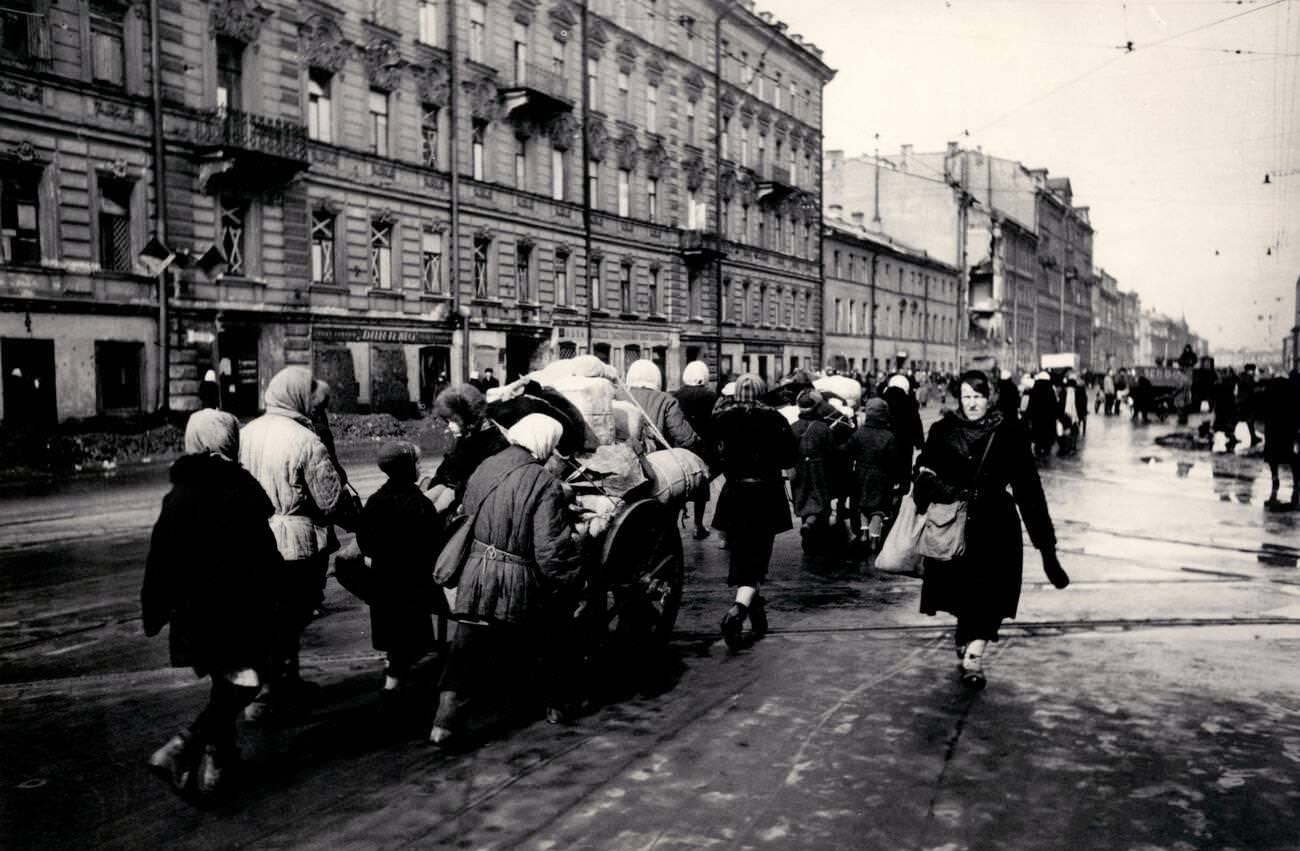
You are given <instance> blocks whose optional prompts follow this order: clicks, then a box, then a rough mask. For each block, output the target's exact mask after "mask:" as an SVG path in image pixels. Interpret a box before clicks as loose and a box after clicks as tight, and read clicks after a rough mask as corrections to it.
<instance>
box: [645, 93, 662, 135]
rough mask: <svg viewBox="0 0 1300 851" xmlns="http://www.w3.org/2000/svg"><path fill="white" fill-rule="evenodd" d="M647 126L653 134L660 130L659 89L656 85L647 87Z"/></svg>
mask: <svg viewBox="0 0 1300 851" xmlns="http://www.w3.org/2000/svg"><path fill="white" fill-rule="evenodd" d="M645 126H646V129H647V130H649V131H650V132H651V133H656V132H658V130H659V87H658V86H657V85H655V84H654V83H648V84H647V85H646V87H645Z"/></svg>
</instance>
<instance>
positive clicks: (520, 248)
mask: <svg viewBox="0 0 1300 851" xmlns="http://www.w3.org/2000/svg"><path fill="white" fill-rule="evenodd" d="M515 298H516V299H517V300H518V301H532V300H533V247H532V246H531V245H525V244H516V245H515Z"/></svg>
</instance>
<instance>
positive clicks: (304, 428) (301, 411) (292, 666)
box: [239, 366, 355, 721]
mask: <svg viewBox="0 0 1300 851" xmlns="http://www.w3.org/2000/svg"><path fill="white" fill-rule="evenodd" d="M314 389H315V382H314V381H313V379H312V375H311V371H310V370H308V369H307V368H306V367H301V366H289V367H285V368H284V369H282V370H280V371H279V372H278V373H276V374H275V376H274V377H273V378H272V379H271V382H270V384H268V385H267V388H266V393H265V396H264V401H265V403H266V413H265V414H263V415H262V416H260V417H258V418H257V419H255V420H253V421H252V422H250V423H249V424H248V425H246V426H244V428H243V431H242V432H240V441H239V460H240V463H241V464H243V466H244V467H245V469H247V470H248V472H250V473H251V474H252V475H253V477H254V478H255V479H257V481H258V482H259V483H260V484H261V485H262V489H263V490H264V491H266V495H267V496H268V497H270V499H271V505H272V506H273V507H274V509H275V513H274V514H272V516H271V518H270V527H271V532H272V533H273V534H274V535H275V542H276V545H277V546H278V547H279V550H280V555H281V556H283V558H284V564H283V566H282V567H280V568H279V569H278V570H276V571H275V573H276V576H275V579H276V585H277V592H276V604H277V605H276V615H275V621H276V624H275V626H276V636H275V641H274V647H273V651H274V652H273V657H272V659H271V669H270V671H269V672H268V677H267V679H266V681H265V682H263V683H262V690H261V692H260V693H259V694H258V696H257V699H256V700H254V701H253V703H251V704H250V705H249V707H248V709H247V710H246V711H245V714H244V717H245V718H246V719H248V720H250V721H258V720H261V719H262V718H263V717H264V716H265V715H266V714H267V713H268V712H274V711H277V710H288V709H291V708H293V707H294V706H296V705H300V704H301V703H302V702H303V701H304V700H305V699H307V698H310V697H311V696H312V694H313V693H314V691H315V685H314V684H309V683H307V682H306V681H304V680H303V679H302V676H301V673H300V671H299V661H298V652H299V642H300V641H301V637H302V631H303V629H305V628H306V626H307V624H309V623H310V622H311V619H312V613H313V612H314V610H315V608H316V605H317V603H318V600H319V595H320V587H321V581H322V577H323V576H324V575H325V574H326V572H327V571H328V569H329V556H330V552H331V550H332V548H331V546H330V544H331V543H332V542H333V543H334V544H335V546H337V539H332V537H331V534H330V533H331V529H330V527H331V525H333V524H334V523H340V524H341V525H352V523H353V521H354V520H355V517H352V516H349V514H350V511H351V510H352V508H353V503H352V501H351V500H350V499H349V498H348V496H347V492H346V491H345V490H344V487H343V482H342V481H341V480H340V479H339V475H338V469H337V467H336V466H335V463H334V461H333V460H332V459H331V458H330V455H329V450H328V449H327V448H326V446H325V444H324V442H323V441H321V439H320V437H319V436H318V435H317V434H316V431H315V429H314V428H313V426H312V420H311V412H312V397H313V392H314Z"/></svg>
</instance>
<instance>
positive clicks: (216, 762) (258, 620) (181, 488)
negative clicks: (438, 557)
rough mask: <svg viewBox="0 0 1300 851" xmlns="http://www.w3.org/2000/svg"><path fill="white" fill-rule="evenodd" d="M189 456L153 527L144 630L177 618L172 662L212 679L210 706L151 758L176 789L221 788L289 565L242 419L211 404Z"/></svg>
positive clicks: (199, 420)
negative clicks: (248, 458) (243, 453)
mask: <svg viewBox="0 0 1300 851" xmlns="http://www.w3.org/2000/svg"><path fill="white" fill-rule="evenodd" d="M185 453H186V454H185V455H183V456H182V457H180V458H178V459H177V460H176V463H175V464H173V465H172V468H171V482H172V489H171V491H170V492H169V493H168V494H167V496H165V497H164V498H163V503H162V512H161V514H159V516H158V522H157V523H156V524H155V525H154V529H153V537H152V539H151V541H150V545H149V556H148V559H147V561H146V563H145V571H144V584H143V587H142V588H141V592H140V604H141V613H142V616H143V621H144V631H145V634H146V635H150V636H153V635H157V634H158V633H159V632H160V631H161V630H162V628H163V626H164V625H165V624H171V634H170V636H169V643H170V650H171V663H172V665H174V666H176V667H178V668H184V667H192V668H193V669H194V672H195V673H196V674H197V675H198V676H200V677H205V676H206V677H211V678H212V692H211V697H210V698H209V700H208V705H207V706H206V707H205V708H204V710H203V711H202V712H201V713H200V714H199V716H198V717H197V718H196V719H195V720H194V722H193V723H192V724H190V726H189V727H188V728H185V729H182V730H181V731H180V732H179V733H177V734H176V735H175V736H173V737H172V738H171V740H170V741H168V742H167V743H166V744H165V745H163V746H162V747H161V748H159V749H158V750H157V751H156V752H155V753H154V754H153V756H151V757H150V758H149V767H150V768H151V769H152V770H153V771H154V772H155V773H156V774H158V775H159V776H160V777H162V778H163V779H164V780H166V781H167V782H168V783H169V784H171V786H172V788H173V789H175V790H176V791H178V792H188V791H189V790H191V789H193V790H194V791H196V792H197V793H198V794H199V795H201V796H208V795H211V794H213V793H214V792H216V791H217V790H218V789H219V787H220V785H221V781H222V774H223V772H224V770H225V768H226V767H227V766H228V765H229V764H230V763H231V762H232V761H233V760H236V759H237V758H238V754H237V751H236V746H235V721H236V719H237V718H238V716H239V714H240V713H241V712H242V711H243V709H244V707H245V706H247V705H248V703H249V702H250V701H252V700H253V698H254V697H255V696H256V695H257V688H258V685H259V684H260V682H261V673H260V672H262V671H264V670H265V667H266V662H267V659H268V656H269V652H268V651H269V641H268V638H269V636H268V631H269V626H270V623H269V616H270V606H271V603H272V591H273V578H274V576H275V575H276V573H277V572H279V571H280V570H282V569H283V566H282V564H281V563H280V553H279V550H278V549H277V548H276V545H275V538H274V537H273V536H272V534H271V528H270V526H268V525H267V520H268V519H269V518H270V516H271V513H272V508H271V501H270V500H269V499H267V496H266V493H265V492H263V490H262V488H261V486H260V485H259V484H258V483H257V480H256V479H254V478H253V477H252V476H251V475H249V474H248V471H246V470H244V469H243V468H242V467H240V466H239V461H238V458H239V422H238V421H237V420H236V419H235V418H234V417H233V416H231V415H230V414H227V413H225V412H223V411H218V410H214V409H211V408H207V409H204V410H200V411H196V412H195V413H193V414H192V415H191V416H190V419H189V422H188V423H187V424H186V426H185Z"/></svg>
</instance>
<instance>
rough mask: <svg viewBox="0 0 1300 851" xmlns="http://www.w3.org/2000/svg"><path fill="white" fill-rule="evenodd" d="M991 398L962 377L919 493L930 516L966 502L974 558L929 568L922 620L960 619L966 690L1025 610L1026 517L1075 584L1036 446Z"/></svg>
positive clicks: (929, 452) (920, 462)
mask: <svg viewBox="0 0 1300 851" xmlns="http://www.w3.org/2000/svg"><path fill="white" fill-rule="evenodd" d="M989 396H990V390H989V385H988V380H987V379H986V378H985V377H984V374H983V373H981V372H978V371H971V372H967V373H966V374H965V375H963V376H962V379H961V408H960V409H959V410H958V411H955V412H947V413H946V414H945V416H944V418H943V419H941V420H939V422H937V423H935V424H934V425H933V426H931V427H930V435H929V437H928V438H927V439H926V442H925V448H924V449H922V450H921V456H920V457H919V458H918V459H917V469H918V471H919V472H918V475H917V480H916V485H915V487H914V489H913V492H912V493H913V497H914V499H915V500H916V508H917V511H918V512H922V513H924V512H925V511H926V510H927V509H928V508H929V506H930V504H931V503H939V504H949V503H953V502H956V501H958V500H966V501H967V517H968V522H967V523H966V527H965V542H966V548H965V552H964V553H963V554H962V555H960V556H958V557H957V558H955V559H953V560H951V561H937V560H935V559H930V558H927V559H926V560H925V578H924V580H923V582H922V585H921V611H922V612H924V613H925V614H927V615H933V614H935V613H936V612H940V611H943V612H949V613H950V614H953V615H955V616H956V617H957V632H956V639H957V652H958V655H959V656H960V657H961V658H962V670H963V681H964V682H966V683H967V684H968V685H970V686H972V687H976V688H979V687H982V686H983V684H984V673H983V667H982V657H983V653H984V649H985V646H986V645H987V643H988V642H989V641H997V640H998V629H999V627H1000V625H1001V623H1002V620H1003V619H1004V618H1014V617H1015V616H1016V610H1017V607H1018V605H1019V602H1020V585H1021V571H1022V556H1023V544H1022V542H1021V535H1020V521H1021V518H1023V519H1024V524H1025V528H1026V529H1027V530H1028V532H1029V539H1030V541H1031V542H1033V545H1034V546H1035V547H1036V548H1037V549H1038V550H1039V552H1040V553H1041V554H1042V559H1043V569H1044V571H1045V572H1046V574H1047V577H1048V579H1049V580H1051V582H1052V584H1054V585H1055V586H1056V587H1058V588H1064V587H1065V586H1066V585H1068V584H1069V577H1068V576H1066V574H1065V571H1064V570H1063V569H1062V568H1061V563H1060V562H1059V561H1058V560H1057V558H1056V533H1055V531H1054V529H1053V527H1052V519H1051V516H1050V515H1049V513H1048V510H1047V500H1046V498H1045V497H1044V495H1043V485H1042V483H1041V481H1040V480H1039V478H1038V469H1037V467H1036V466H1035V465H1034V458H1033V455H1032V453H1031V452H1030V450H1029V440H1028V437H1027V435H1026V434H1025V432H1024V430H1023V428H1022V427H1021V426H1020V424H1019V423H1017V422H1015V421H1014V420H1009V419H1006V418H1004V417H1003V416H1002V414H1001V413H1000V412H998V411H992V410H990V409H989ZM1008 487H1009V488H1010V489H1011V492H1010V493H1008V491H1007V489H1008ZM1017 508H1019V509H1020V513H1019V515H1017V513H1016V509H1017Z"/></svg>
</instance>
